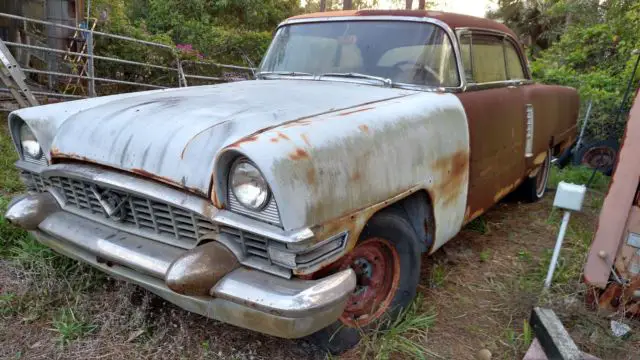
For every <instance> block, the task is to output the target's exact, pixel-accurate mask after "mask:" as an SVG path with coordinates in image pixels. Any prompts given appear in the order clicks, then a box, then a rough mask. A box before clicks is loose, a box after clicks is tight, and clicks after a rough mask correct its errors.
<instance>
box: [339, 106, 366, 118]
mask: <svg viewBox="0 0 640 360" xmlns="http://www.w3.org/2000/svg"><path fill="white" fill-rule="evenodd" d="M371 109H375V106H371V107H366V108H362V109H357V110H352V111H344V112H341V113H338V116H347V115H351V114H355V113H359V112H363V111H369V110H371Z"/></svg>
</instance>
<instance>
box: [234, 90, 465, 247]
mask: <svg viewBox="0 0 640 360" xmlns="http://www.w3.org/2000/svg"><path fill="white" fill-rule="evenodd" d="M248 139H250V141H248V140H247V141H240V142H238V143H236V144H235V145H234V146H233V150H234V151H238V152H239V153H242V154H244V155H246V156H247V157H249V158H250V159H251V160H252V161H253V162H255V163H256V165H257V166H258V167H259V168H260V170H261V171H262V172H263V174H264V176H265V177H266V179H267V181H268V182H269V184H270V186H271V188H272V191H273V194H274V196H275V199H276V201H277V203H278V208H279V210H280V217H281V220H282V225H283V227H284V228H285V229H286V230H291V229H297V228H302V227H312V226H315V225H321V224H325V223H327V222H329V221H332V220H335V219H338V218H341V217H343V216H345V215H349V214H353V213H356V212H357V211H359V210H362V209H366V208H369V207H371V206H373V205H376V204H380V203H384V202H385V201H389V200H390V199H394V198H397V196H398V195H399V194H403V193H406V192H407V191H410V190H416V189H425V190H427V191H428V192H429V194H430V196H431V200H432V203H433V210H434V217H435V221H436V231H435V236H434V247H433V249H435V248H437V247H439V246H441V245H442V244H443V243H444V242H446V241H447V240H449V239H450V238H451V237H453V235H455V234H456V233H457V232H458V231H459V230H460V228H461V226H462V222H463V219H464V215H465V206H466V199H467V188H468V177H469V132H468V126H467V119H466V115H465V113H464V109H463V107H462V104H461V103H460V101H459V100H458V99H457V97H455V96H453V95H451V94H441V93H419V94H415V95H411V96H406V97H402V98H396V99H392V100H388V101H383V102H377V103H374V104H368V105H367V104H365V105H361V106H359V107H356V108H352V109H348V110H344V111H337V112H330V113H326V114H324V115H320V116H316V117H313V118H309V119H300V120H298V121H295V122H290V123H287V124H285V125H282V126H278V127H276V128H273V129H270V130H269V131H266V132H263V133H260V134H254V135H253V136H251V137H250V138H248ZM357 231H358V232H359V230H357Z"/></svg>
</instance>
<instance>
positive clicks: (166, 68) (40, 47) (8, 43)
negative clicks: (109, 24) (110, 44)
mask: <svg viewBox="0 0 640 360" xmlns="http://www.w3.org/2000/svg"><path fill="white" fill-rule="evenodd" d="M4 43H5V44H6V45H10V46H15V47H21V48H25V49H32V50H40V51H50V52H53V53H57V54H62V55H72V56H82V57H88V56H89V55H87V54H84V53H79V52H73V51H66V50H58V49H52V48H48V47H44V46H36V45H27V44H21V43H15V42H11V41H5V42H4ZM93 58H94V59H95V60H104V61H111V62H115V63H121V64H128V65H138V66H147V67H150V68H155V69H161V70H167V71H176V69H174V68H171V67H168V66H162V65H154V64H147V63H143V62H138V61H132V60H124V59H119V58H113V57H108V56H100V55H93Z"/></svg>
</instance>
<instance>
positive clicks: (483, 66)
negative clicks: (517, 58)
mask: <svg viewBox="0 0 640 360" xmlns="http://www.w3.org/2000/svg"><path fill="white" fill-rule="evenodd" d="M471 65H472V70H473V80H474V82H476V83H486V82H493V81H504V80H507V68H506V65H505V55H504V43H503V40H502V38H501V37H496V36H490V35H473V36H472V39H471Z"/></svg>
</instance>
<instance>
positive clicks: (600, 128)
mask: <svg viewBox="0 0 640 360" xmlns="http://www.w3.org/2000/svg"><path fill="white" fill-rule="evenodd" d="M595 12H600V13H601V16H599V17H591V19H592V20H593V22H591V23H589V24H585V23H577V24H568V25H567V27H566V31H565V32H564V34H562V36H561V37H560V39H559V41H557V42H555V43H553V44H552V45H551V47H549V48H548V49H547V50H544V51H542V52H541V53H540V57H538V58H536V59H535V60H534V61H533V62H532V70H533V75H534V77H535V78H536V79H537V80H539V81H541V82H544V83H550V84H560V85H567V86H572V87H575V88H577V89H578V91H579V93H580V96H581V99H582V105H583V115H582V116H581V119H580V121H582V119H583V118H584V110H585V109H586V104H587V102H588V101H589V100H592V101H593V106H592V112H591V117H590V120H589V124H588V127H587V131H586V135H587V136H588V138H590V139H594V140H595V139H605V138H615V139H620V138H621V137H622V135H623V132H624V127H625V123H626V121H625V120H626V112H627V111H628V109H629V107H630V104H631V101H628V102H627V103H626V104H624V107H623V112H624V113H623V114H622V116H620V120H618V121H616V117H617V112H618V109H619V107H620V102H621V101H622V97H623V94H624V92H625V89H626V87H627V83H628V81H629V78H630V77H631V73H632V71H633V67H634V65H635V62H636V59H637V56H632V55H631V52H632V51H633V50H634V49H638V48H640V36H639V34H640V1H638V0H631V1H630V0H611V1H606V2H603V3H602V5H601V8H600V9H596V10H595ZM639 80H640V72H638V73H636V76H635V79H634V80H633V81H634V84H635V86H634V89H633V90H632V91H633V92H635V91H636V90H637V88H638V81H639ZM633 92H632V95H633ZM630 99H633V96H631V97H630Z"/></svg>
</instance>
